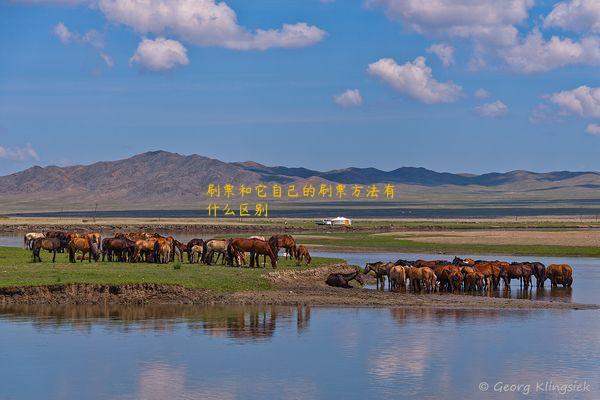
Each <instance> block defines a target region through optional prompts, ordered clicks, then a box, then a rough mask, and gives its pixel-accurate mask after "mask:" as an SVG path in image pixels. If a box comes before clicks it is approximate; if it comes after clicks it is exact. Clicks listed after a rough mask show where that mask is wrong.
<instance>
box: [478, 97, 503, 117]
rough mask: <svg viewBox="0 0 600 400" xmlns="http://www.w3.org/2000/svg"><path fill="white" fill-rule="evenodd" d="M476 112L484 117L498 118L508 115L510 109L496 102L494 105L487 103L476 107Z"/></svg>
mask: <svg viewBox="0 0 600 400" xmlns="http://www.w3.org/2000/svg"><path fill="white" fill-rule="evenodd" d="M475 111H477V113H478V114H479V115H481V116H482V117H492V118H496V117H501V116H503V115H505V114H506V113H508V107H507V106H506V104H504V103H503V102H501V101H500V100H496V101H494V102H493V103H486V104H482V105H480V106H478V107H475Z"/></svg>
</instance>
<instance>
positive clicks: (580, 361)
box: [0, 236, 600, 400]
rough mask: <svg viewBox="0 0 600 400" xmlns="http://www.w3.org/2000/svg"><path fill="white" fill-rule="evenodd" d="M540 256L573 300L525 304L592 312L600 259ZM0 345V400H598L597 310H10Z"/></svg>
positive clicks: (515, 293) (1, 321)
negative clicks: (570, 280)
mask: <svg viewBox="0 0 600 400" xmlns="http://www.w3.org/2000/svg"><path fill="white" fill-rule="evenodd" d="M16 238H17V237H14V238H12V239H10V238H7V237H6V236H5V237H0V243H1V244H4V245H19V244H21V243H20V242H18V243H17V242H16ZM314 255H315V256H325V257H339V258H344V259H346V260H348V262H349V263H351V264H357V265H364V263H366V262H368V261H376V260H395V259H397V258H405V259H416V258H440V257H441V256H439V255H435V256H432V255H426V254H401V253H337V252H317V253H315V254H314ZM459 256H467V255H465V254H463V255H459ZM486 258H492V259H495V258H501V259H508V260H511V261H512V260H521V259H524V258H521V257H506V256H498V257H496V256H486ZM537 259H539V260H540V261H542V262H544V263H546V264H548V263H551V262H561V263H562V262H566V263H569V264H571V265H572V266H573V268H574V284H573V289H572V290H565V289H562V288H561V289H558V290H551V289H550V288H548V287H546V289H545V290H544V291H543V292H537V291H536V290H535V289H534V290H533V291H531V292H528V294H527V295H526V296H530V297H531V298H544V299H550V300H553V301H572V302H581V303H600V292H599V291H598V289H597V288H598V285H599V284H600V260H598V259H589V258H552V259H547V258H543V257H538V258H537ZM526 293H527V292H526ZM497 295H499V296H501V295H507V294H505V293H504V294H502V293H498V294H497ZM509 296H511V297H523V296H525V295H524V293H523V291H520V290H519V288H518V284H513V290H512V291H511V293H510V294H509ZM0 343H1V345H0V376H1V377H2V382H1V384H0V399H45V398H51V399H66V400H69V399H280V398H284V399H340V398H343V399H366V398H402V399H404V398H409V399H413V398H414V399H424V398H446V399H486V398H490V399H504V398H507V399H513V398H528V397H533V396H536V397H541V398H569V399H571V398H576V399H577V398H582V399H597V398H600V386H599V385H598V383H599V382H600V363H598V360H599V359H600V312H599V311H597V310H590V311H583V310H579V311H573V310H567V311H560V310H542V311H540V310H537V311H516V310H434V309H407V308H329V307H307V306H304V307H270V306H263V307H257V306H255V307H191V306H146V307H124V306H106V307H94V306H15V307H10V308H0ZM506 384H508V385H509V386H504V385H506ZM567 384H574V385H575V386H576V385H582V386H580V388H581V391H578V392H569V393H567V394H564V395H561V394H559V393H557V391H562V390H563V389H564V390H567V389H568V388H569V387H568V386H561V385H567ZM486 385H487V386H486ZM510 385H515V386H510ZM518 385H520V386H518ZM540 385H541V386H540ZM575 386H573V387H572V388H574V387H575ZM482 389H487V390H482ZM542 389H545V390H546V391H541V390H542ZM553 389H554V390H553ZM515 391H516V392H515ZM525 392H527V394H525Z"/></svg>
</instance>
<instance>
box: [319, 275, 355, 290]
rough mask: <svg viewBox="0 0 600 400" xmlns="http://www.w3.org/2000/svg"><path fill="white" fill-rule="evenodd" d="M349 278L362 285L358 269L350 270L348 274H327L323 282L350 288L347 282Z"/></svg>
mask: <svg viewBox="0 0 600 400" xmlns="http://www.w3.org/2000/svg"><path fill="white" fill-rule="evenodd" d="M351 280H355V281H357V282H358V283H360V284H361V285H364V281H363V279H362V277H361V273H360V271H355V272H350V273H348V274H342V273H340V272H337V273H333V274H329V276H328V277H327V279H326V280H325V283H326V284H328V285H329V286H333V287H341V288H345V289H352V286H350V284H349V283H350V281H351Z"/></svg>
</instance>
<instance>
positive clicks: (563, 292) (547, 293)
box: [487, 287, 573, 302]
mask: <svg viewBox="0 0 600 400" xmlns="http://www.w3.org/2000/svg"><path fill="white" fill-rule="evenodd" d="M487 295H488V296H490V297H503V298H506V299H510V298H512V299H525V300H557V301H564V302H570V301H571V298H572V296H573V290H572V289H571V288H570V287H567V288H558V287H553V288H545V287H538V288H533V289H525V288H515V289H512V290H507V289H506V288H502V289H496V290H492V291H490V292H488V293H487Z"/></svg>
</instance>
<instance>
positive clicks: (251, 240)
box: [23, 231, 573, 293]
mask: <svg viewBox="0 0 600 400" xmlns="http://www.w3.org/2000/svg"><path fill="white" fill-rule="evenodd" d="M23 241H24V242H23V244H24V246H25V247H26V248H28V249H31V251H32V254H33V261H34V262H36V261H38V262H41V261H42V260H41V258H40V252H41V250H47V251H49V252H51V253H52V254H53V256H52V262H55V261H56V253H57V252H65V251H66V252H68V254H69V261H70V262H72V263H74V262H76V261H77V259H79V260H81V261H82V262H83V260H85V259H87V260H88V261H89V262H91V261H92V260H93V261H98V260H99V259H100V257H101V258H102V261H106V260H107V261H118V262H132V263H134V262H150V263H169V262H173V261H175V260H179V261H180V262H183V261H184V254H187V260H188V262H189V263H203V264H207V265H211V264H213V263H218V262H219V260H220V262H221V264H223V265H225V264H226V265H230V266H245V265H249V266H250V267H259V266H260V256H261V255H262V256H263V259H262V264H263V265H262V266H263V267H265V266H266V260H267V258H268V259H269V263H270V265H271V267H272V268H276V267H277V261H278V258H279V251H280V250H281V249H284V250H285V253H284V254H285V257H286V259H287V258H288V257H289V258H291V259H295V260H296V262H297V264H300V263H301V262H305V263H306V264H310V262H311V256H310V253H309V251H308V249H307V248H306V247H305V246H303V245H297V243H296V240H295V239H294V237H292V236H291V235H287V234H282V235H273V236H271V237H270V238H269V239H266V238H265V237H262V236H251V237H248V238H229V239H210V240H206V241H205V240H203V239H192V240H190V241H189V242H187V243H182V242H180V241H178V240H177V239H175V238H174V237H172V236H163V235H160V234H159V233H152V234H150V233H146V232H143V231H136V232H118V233H116V234H115V235H114V236H113V237H108V238H103V237H102V235H101V234H100V233H99V232H83V233H82V232H64V231H48V232H44V233H28V234H26V235H25V236H24V238H23ZM79 253H81V255H79V256H78V254H79ZM248 255H249V258H248ZM247 261H248V262H247ZM370 273H373V274H374V275H375V278H376V282H377V284H376V287H377V289H378V290H384V288H385V284H386V280H387V285H388V290H390V291H397V290H399V289H401V288H407V287H408V289H409V290H411V291H414V292H422V291H425V292H429V293H432V292H436V291H440V292H441V291H446V292H483V291H486V290H496V289H497V288H498V287H499V286H501V285H502V284H503V285H504V287H505V289H506V290H510V282H511V280H513V279H517V280H518V281H519V282H520V286H521V287H524V288H525V289H528V288H530V287H533V279H532V278H535V283H536V286H537V287H538V288H542V287H544V282H545V281H546V280H550V283H551V285H552V286H553V287H556V286H558V285H562V286H563V287H571V285H572V284H573V268H572V267H571V266H569V265H567V264H551V265H548V266H545V265H544V264H542V263H540V262H512V263H509V262H506V261H498V260H494V261H489V260H473V259H470V258H466V259H462V258H459V257H455V258H454V260H452V261H447V260H433V261H427V260H415V261H407V260H397V261H396V262H384V261H378V262H373V263H367V264H366V265H365V268H364V270H362V271H360V270H356V271H355V272H352V273H347V274H344V273H334V274H331V275H329V276H328V277H327V280H326V283H327V284H328V285H330V286H336V287H344V288H350V287H352V286H351V285H350V283H349V282H350V281H352V280H356V281H358V282H359V283H361V284H363V283H364V282H363V279H362V276H363V275H366V274H370Z"/></svg>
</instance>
